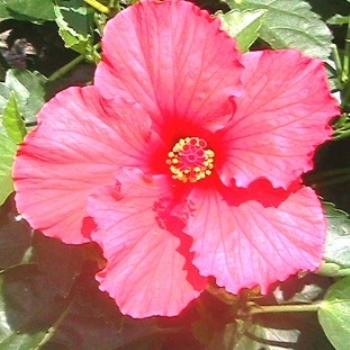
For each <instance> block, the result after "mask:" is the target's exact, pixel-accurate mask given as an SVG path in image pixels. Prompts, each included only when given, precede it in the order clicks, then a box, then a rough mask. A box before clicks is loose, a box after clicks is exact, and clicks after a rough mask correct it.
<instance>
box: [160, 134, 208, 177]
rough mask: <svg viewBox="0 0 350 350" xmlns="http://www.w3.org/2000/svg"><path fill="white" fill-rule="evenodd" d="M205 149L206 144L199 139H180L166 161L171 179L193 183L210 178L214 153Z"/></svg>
mask: <svg viewBox="0 0 350 350" xmlns="http://www.w3.org/2000/svg"><path fill="white" fill-rule="evenodd" d="M206 147H207V142H206V141H205V140H203V139H201V138H199V137H186V138H181V139H180V140H179V141H178V142H177V143H176V144H175V145H174V147H173V149H172V150H171V152H169V153H168V159H167V160H166V164H168V165H169V169H170V171H171V173H172V178H173V179H175V180H179V181H181V182H184V183H186V182H191V183H193V182H197V181H200V180H202V179H204V178H206V177H207V176H210V175H211V174H212V170H213V169H214V158H215V153H214V152H213V150H211V149H209V148H206Z"/></svg>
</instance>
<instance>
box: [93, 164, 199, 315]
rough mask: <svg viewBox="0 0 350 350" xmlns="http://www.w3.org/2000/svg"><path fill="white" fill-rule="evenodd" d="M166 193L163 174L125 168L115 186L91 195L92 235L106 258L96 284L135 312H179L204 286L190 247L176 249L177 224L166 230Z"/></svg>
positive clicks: (127, 311)
mask: <svg viewBox="0 0 350 350" xmlns="http://www.w3.org/2000/svg"><path fill="white" fill-rule="evenodd" d="M169 195H170V193H169V183H168V180H167V179H166V177H164V176H158V177H154V178H153V179H152V178H145V177H144V176H143V175H142V173H140V172H139V171H138V170H135V169H129V170H127V171H126V170H125V171H124V173H120V174H118V182H117V185H116V186H115V187H113V186H107V187H104V188H101V189H100V190H98V191H97V192H96V193H95V194H94V195H93V196H91V198H90V199H89V205H88V210H89V214H90V215H91V216H92V217H93V218H94V220H95V222H96V223H97V227H98V229H97V230H96V231H95V232H93V234H92V238H93V239H94V240H95V241H96V242H97V243H98V244H99V245H100V246H101V247H102V249H103V253H104V256H105V258H106V259H107V265H106V267H105V269H104V270H103V271H101V272H99V273H98V274H97V280H98V281H99V282H100V289H101V290H103V291H106V292H108V293H109V295H110V296H111V297H112V298H114V299H115V300H116V303H117V304H118V306H119V308H120V310H121V311H122V312H123V313H124V314H128V315H130V316H133V317H136V318H139V317H147V316H152V315H163V316H173V315H177V314H179V313H180V311H181V310H182V309H183V308H184V307H185V306H186V305H187V304H188V303H189V302H190V301H191V300H192V299H194V298H196V297H197V296H198V295H199V293H200V292H201V291H202V289H203V288H204V286H205V280H204V279H203V278H202V277H200V276H199V275H198V273H197V270H196V269H195V268H194V267H193V266H192V265H191V261H190V256H189V252H187V256H186V254H185V255H182V254H180V251H181V250H182V249H181V247H180V246H181V241H180V239H179V238H178V233H176V232H175V231H176V230H177V226H178V225H177V224H176V223H175V224H174V223H172V224H171V227H172V232H170V231H169V230H168V225H169V222H168V220H173V219H172V218H171V217H169V216H168V210H167V206H168V204H169V203H170V202H169V200H170V197H169ZM175 221H176V220H175ZM180 227H181V225H180ZM175 233H176V234H175ZM195 275H196V276H195Z"/></svg>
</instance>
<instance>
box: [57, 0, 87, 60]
mask: <svg viewBox="0 0 350 350" xmlns="http://www.w3.org/2000/svg"><path fill="white" fill-rule="evenodd" d="M58 4H59V5H55V14H56V23H57V25H58V28H59V31H58V32H59V34H60V36H61V37H62V39H63V41H64V43H65V46H66V47H67V48H71V49H73V50H75V51H77V52H79V53H80V54H87V53H89V52H92V50H93V11H92V9H91V8H88V7H86V6H85V5H84V2H83V1H82V0H69V1H64V2H63V1H59V2H58Z"/></svg>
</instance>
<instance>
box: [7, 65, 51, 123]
mask: <svg viewBox="0 0 350 350" xmlns="http://www.w3.org/2000/svg"><path fill="white" fill-rule="evenodd" d="M46 82H47V79H46V78H45V77H44V76H43V75H42V74H40V73H39V72H31V71H28V70H17V69H10V70H8V71H7V74H6V80H5V83H4V84H3V85H4V86H5V87H6V88H7V89H8V90H9V91H14V92H15V93H16V97H17V99H18V105H19V110H20V112H21V113H22V115H23V116H24V119H25V121H26V122H29V123H31V122H34V121H35V120H36V114H37V112H38V111H39V109H40V108H41V107H42V105H43V104H44V102H45V96H46V86H45V84H46Z"/></svg>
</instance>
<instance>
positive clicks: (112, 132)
mask: <svg viewBox="0 0 350 350" xmlns="http://www.w3.org/2000/svg"><path fill="white" fill-rule="evenodd" d="M106 108H107V107H106V104H105V102H102V101H101V99H100V96H99V94H98V93H97V91H96V90H95V88H93V87H86V88H70V89H68V90H65V91H64V92H61V93H59V94H58V95H57V96H56V97H55V98H53V99H52V100H51V101H50V102H48V103H47V104H46V106H45V107H44V108H43V109H42V111H41V112H40V114H39V126H38V128H37V129H36V130H34V131H33V132H32V133H30V134H29V136H28V137H27V138H26V140H25V142H24V144H23V145H22V146H21V148H20V150H19V152H18V156H17V159H16V163H15V168H14V178H15V186H16V190H17V195H16V202H17V207H18V210H19V212H20V213H22V215H23V216H24V217H25V218H26V219H27V220H28V222H29V223H30V224H31V226H32V227H33V228H35V229H39V230H41V231H42V232H43V233H44V234H45V235H47V236H51V237H57V238H59V239H61V240H62V241H64V242H66V243H83V242H85V241H87V240H88V239H89V238H88V237H86V235H85V234H86V232H85V231H88V230H89V229H90V228H91V227H90V225H83V219H84V217H85V216H86V199H87V196H88V195H89V194H90V193H92V192H93V191H94V188H95V187H96V186H101V185H103V184H108V183H113V179H114V176H115V173H116V169H117V167H118V166H119V165H120V164H123V165H137V166H143V164H144V162H145V159H146V158H147V157H146V155H145V149H146V147H145V144H149V141H150V138H151V132H150V129H149V128H150V124H149V123H147V121H149V118H148V116H147V115H146V114H145V112H143V111H142V109H140V107H139V106H137V105H135V104H130V103H126V102H125V101H123V100H121V99H119V100H115V101H114V105H113V106H112V107H111V108H110V111H109V112H108V113H106ZM112 111H114V112H113V113H112ZM88 223H89V221H85V224H88Z"/></svg>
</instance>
